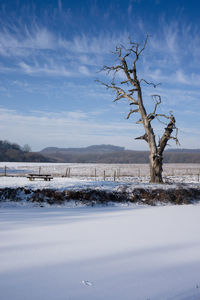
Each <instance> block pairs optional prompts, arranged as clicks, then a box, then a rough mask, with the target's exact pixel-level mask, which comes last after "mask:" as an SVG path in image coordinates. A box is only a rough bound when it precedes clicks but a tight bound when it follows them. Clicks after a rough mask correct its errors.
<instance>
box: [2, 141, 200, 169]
mask: <svg viewBox="0 0 200 300" xmlns="http://www.w3.org/2000/svg"><path fill="white" fill-rule="evenodd" d="M0 161H13V162H14V161H16V162H55V163H56V162H60V163H127V164H129V163H133V164H137V163H149V152H148V151H133V150H125V148H124V147H118V146H113V145H93V146H89V147H83V148H58V147H47V148H45V149H43V150H42V151H40V152H29V151H24V148H21V147H20V146H19V145H17V144H12V143H10V142H7V141H0ZM164 163H200V149H168V150H167V151H165V152H164Z"/></svg>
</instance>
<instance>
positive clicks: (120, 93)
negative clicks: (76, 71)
mask: <svg viewBox="0 0 200 300" xmlns="http://www.w3.org/2000/svg"><path fill="white" fill-rule="evenodd" d="M96 82H99V83H101V84H102V85H104V86H105V87H106V88H107V89H113V90H114V91H115V92H116V94H117V98H116V99H115V100H114V102H116V101H118V100H120V99H122V98H126V99H128V100H129V101H131V103H132V104H136V105H138V102H137V100H135V99H134V98H133V97H132V93H130V94H127V93H126V92H125V91H124V90H123V89H122V88H120V87H117V86H116V85H115V84H114V83H111V85H109V84H106V83H105V82H102V81H100V80H96Z"/></svg>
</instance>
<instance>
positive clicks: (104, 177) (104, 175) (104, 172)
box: [103, 170, 106, 181]
mask: <svg viewBox="0 0 200 300" xmlns="http://www.w3.org/2000/svg"><path fill="white" fill-rule="evenodd" d="M103 180H104V181H105V180H106V171H105V170H104V171H103Z"/></svg>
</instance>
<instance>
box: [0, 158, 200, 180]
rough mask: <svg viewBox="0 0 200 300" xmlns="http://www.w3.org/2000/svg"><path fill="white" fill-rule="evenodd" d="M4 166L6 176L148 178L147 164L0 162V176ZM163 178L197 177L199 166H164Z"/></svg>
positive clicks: (199, 171)
mask: <svg viewBox="0 0 200 300" xmlns="http://www.w3.org/2000/svg"><path fill="white" fill-rule="evenodd" d="M5 166H6V167H7V173H8V174H11V175H12V174H27V173H31V172H36V173H38V172H39V171H40V172H41V173H51V174H53V175H54V176H63V175H66V172H67V169H69V168H70V175H71V176H76V177H77V176H87V177H94V176H95V174H96V176H97V177H101V178H102V177H103V176H104V171H105V175H106V177H113V175H114V172H116V176H118V175H119V176H123V177H124V176H125V177H128V176H134V177H135V176H137V177H140V176H143V177H145V176H148V175H149V165H148V164H81V163H74V164H73V163H71V164H68V163H65V164H64V163H62V164H60V163H56V164H55V163H26V162H25V163H24V162H21V163H15V162H0V174H4V172H5ZM163 170H164V171H163V173H164V176H180V175H198V174H200V164H164V165H163Z"/></svg>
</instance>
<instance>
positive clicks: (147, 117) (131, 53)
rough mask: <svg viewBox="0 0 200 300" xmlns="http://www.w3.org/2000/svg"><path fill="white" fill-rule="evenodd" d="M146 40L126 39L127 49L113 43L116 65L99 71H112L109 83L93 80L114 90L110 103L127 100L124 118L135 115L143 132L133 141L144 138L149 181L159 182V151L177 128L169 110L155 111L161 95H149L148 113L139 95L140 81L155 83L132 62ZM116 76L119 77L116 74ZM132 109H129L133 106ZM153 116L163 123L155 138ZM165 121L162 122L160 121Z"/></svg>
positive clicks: (144, 45) (140, 52)
mask: <svg viewBox="0 0 200 300" xmlns="http://www.w3.org/2000/svg"><path fill="white" fill-rule="evenodd" d="M147 41H148V36H147V37H146V39H145V42H144V44H143V45H142V46H140V45H139V44H138V43H135V42H132V41H131V40H130V39H129V48H126V47H124V46H123V45H120V46H117V47H116V49H115V51H114V52H113V53H114V55H115V56H116V57H117V61H118V64H116V65H114V66H111V67H109V66H104V67H103V69H102V70H101V71H105V72H106V74H107V75H109V74H113V79H112V80H111V82H110V83H109V84H107V83H104V82H102V81H100V80H97V81H98V82H100V83H101V84H103V85H104V86H105V87H106V88H107V89H111V90H113V91H114V92H115V93H116V98H115V100H114V102H116V101H119V100H121V99H128V101H129V104H130V106H131V109H130V112H129V114H128V116H127V119H129V117H130V116H131V115H132V114H139V115H140V119H139V120H138V121H137V122H136V123H137V124H142V125H143V127H144V131H145V133H144V135H142V136H140V137H137V138H136V140H144V141H146V142H147V143H148V146H149V150H150V155H149V162H150V182H154V183H162V182H163V178H162V171H163V169H162V166H163V151H164V149H165V147H166V145H167V143H168V141H169V140H170V139H173V140H175V141H176V142H178V140H177V128H176V126H175V122H176V120H175V117H174V116H173V114H172V113H169V114H160V113H158V112H157V109H158V106H159V105H160V104H161V96H160V95H158V94H154V95H152V99H153V100H154V102H155V103H154V109H153V111H152V112H151V113H147V111H146V108H145V105H144V101H143V95H142V83H143V84H147V85H151V86H153V87H154V88H156V86H157V84H154V83H152V82H148V81H147V80H145V79H144V78H139V77H138V74H137V67H136V64H137V62H138V60H139V58H140V56H141V54H142V53H143V51H144V50H145V48H146V45H147ZM117 73H120V74H118V75H120V76H121V75H122V74H123V75H124V76H125V77H124V78H125V79H124V80H123V81H121V80H120V81H119V84H116V75H117ZM120 76H119V77H120ZM134 106H135V108H134V109H133V107H134ZM154 119H157V120H159V121H160V122H162V123H164V124H165V126H166V127H165V128H164V133H163V135H162V136H161V137H160V138H159V139H158V141H157V140H156V135H155V133H154V130H153V127H152V121H153V120H154ZM164 119H165V121H166V123H165V122H163V121H162V120H164ZM173 130H176V136H175V137H174V136H172V132H173Z"/></svg>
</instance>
